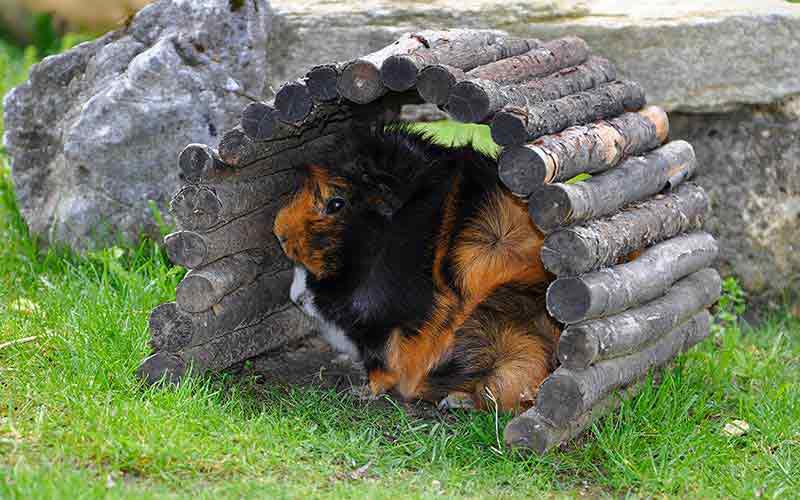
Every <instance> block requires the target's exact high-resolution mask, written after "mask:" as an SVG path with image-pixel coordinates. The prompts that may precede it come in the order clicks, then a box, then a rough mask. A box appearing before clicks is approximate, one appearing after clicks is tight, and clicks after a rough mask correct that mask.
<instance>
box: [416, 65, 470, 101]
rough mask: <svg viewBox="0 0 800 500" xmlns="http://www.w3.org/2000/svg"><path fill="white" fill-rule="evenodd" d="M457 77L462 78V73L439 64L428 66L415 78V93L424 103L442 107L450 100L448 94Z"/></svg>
mask: <svg viewBox="0 0 800 500" xmlns="http://www.w3.org/2000/svg"><path fill="white" fill-rule="evenodd" d="M459 76H460V77H461V78H463V77H464V73H463V72H462V71H460V70H456V69H454V68H448V67H447V66H444V65H441V64H437V65H434V66H428V67H427V68H425V69H423V70H422V71H421V72H420V73H419V76H418V77H417V92H419V95H420V96H421V97H422V98H423V99H424V100H425V102H430V103H432V104H436V105H437V106H444V105H445V104H447V101H448V100H449V99H450V92H451V91H452V89H453V86H454V85H455V84H456V82H457V81H458V80H459Z"/></svg>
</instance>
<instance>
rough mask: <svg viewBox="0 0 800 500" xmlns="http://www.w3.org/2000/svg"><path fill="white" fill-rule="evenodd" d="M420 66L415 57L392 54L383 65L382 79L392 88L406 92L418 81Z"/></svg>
mask: <svg viewBox="0 0 800 500" xmlns="http://www.w3.org/2000/svg"><path fill="white" fill-rule="evenodd" d="M417 75H419V68H418V67H417V64H416V63H415V62H414V60H413V59H411V58H410V57H407V56H403V55H396V56H391V57H389V58H388V59H386V60H385V61H384V62H383V66H381V80H383V83H384V85H386V86H387V87H388V88H389V89H390V90H394V91H395V92H405V91H406V90H408V89H410V88H412V87H413V86H414V84H416V83H417Z"/></svg>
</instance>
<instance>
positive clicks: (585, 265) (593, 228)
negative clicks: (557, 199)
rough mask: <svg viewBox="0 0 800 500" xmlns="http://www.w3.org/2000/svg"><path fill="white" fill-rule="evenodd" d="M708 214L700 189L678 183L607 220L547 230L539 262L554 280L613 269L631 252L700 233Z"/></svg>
mask: <svg viewBox="0 0 800 500" xmlns="http://www.w3.org/2000/svg"><path fill="white" fill-rule="evenodd" d="M708 210H709V201H708V195H706V192H705V190H703V188H701V187H700V186H698V185H696V184H693V183H685V184H681V185H680V186H678V188H677V189H676V190H674V191H671V192H667V193H664V194H660V195H657V196H656V197H655V198H652V199H649V200H645V201H643V202H641V203H638V204H634V205H632V206H629V207H627V208H626V209H625V210H622V211H620V212H618V213H616V214H614V215H612V216H610V217H607V218H603V219H596V220H592V221H589V222H586V223H584V224H582V225H578V226H572V227H566V228H561V229H557V230H555V231H553V232H552V233H550V234H548V235H547V237H546V238H545V240H544V245H542V250H541V253H540V255H541V258H542V263H543V264H544V267H545V268H546V269H547V270H548V271H550V272H551V273H553V274H555V275H556V276H559V277H561V276H577V275H579V274H583V273H588V272H590V271H594V270H597V269H600V268H603V267H608V266H613V265H615V264H617V263H619V262H621V261H622V259H624V258H625V257H626V256H628V255H630V254H631V253H633V252H635V251H636V250H640V249H642V248H646V247H649V246H652V245H654V244H655V243H659V242H661V241H664V240H667V239H669V238H672V237H673V236H677V235H678V234H681V233H686V232H691V231H696V230H698V229H700V228H701V227H702V226H703V222H704V221H705V218H706V215H707V214H708Z"/></svg>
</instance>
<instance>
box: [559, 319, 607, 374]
mask: <svg viewBox="0 0 800 500" xmlns="http://www.w3.org/2000/svg"><path fill="white" fill-rule="evenodd" d="M599 355H600V345H599V344H598V342H597V339H596V338H595V337H594V336H592V335H589V332H588V331H587V330H585V329H583V328H581V327H580V326H575V327H570V328H568V329H567V330H566V331H565V332H564V333H563V334H562V335H561V337H560V338H559V340H558V360H559V361H560V362H561V364H562V365H563V366H565V367H567V368H569V369H572V370H583V369H584V368H586V367H588V366H589V365H591V364H592V362H593V361H594V360H595V359H597V357H598V356H599Z"/></svg>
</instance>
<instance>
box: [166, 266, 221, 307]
mask: <svg viewBox="0 0 800 500" xmlns="http://www.w3.org/2000/svg"><path fill="white" fill-rule="evenodd" d="M215 292H216V290H215V288H214V285H213V284H212V283H211V281H210V280H209V279H208V277H207V276H203V275H199V274H195V275H192V274H189V275H187V276H186V277H185V278H183V281H181V282H180V284H178V288H177V289H176V290H175V301H176V302H177V303H178V304H180V305H181V308H182V309H185V310H187V311H190V312H202V311H205V310H206V309H208V307H207V302H208V299H207V297H211V296H214V295H215Z"/></svg>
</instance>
